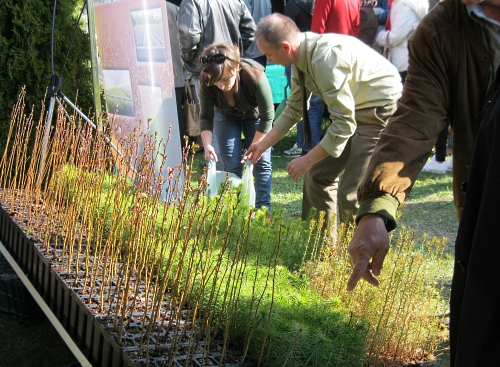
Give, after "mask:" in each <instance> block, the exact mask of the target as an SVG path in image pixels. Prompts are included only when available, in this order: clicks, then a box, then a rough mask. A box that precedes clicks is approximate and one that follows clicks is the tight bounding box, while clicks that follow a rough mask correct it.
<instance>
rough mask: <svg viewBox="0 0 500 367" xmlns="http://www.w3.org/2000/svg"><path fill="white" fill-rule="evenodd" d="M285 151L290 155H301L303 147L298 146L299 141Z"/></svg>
mask: <svg viewBox="0 0 500 367" xmlns="http://www.w3.org/2000/svg"><path fill="white" fill-rule="evenodd" d="M283 153H284V154H285V155H288V156H299V155H301V154H302V148H299V147H298V146H297V143H295V144H294V145H293V147H291V148H290V149H288V150H285V151H284V152H283Z"/></svg>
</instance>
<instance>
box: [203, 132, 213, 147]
mask: <svg viewBox="0 0 500 367" xmlns="http://www.w3.org/2000/svg"><path fill="white" fill-rule="evenodd" d="M201 140H202V141H203V146H204V147H208V146H209V145H212V132H211V131H210V130H203V131H202V132H201Z"/></svg>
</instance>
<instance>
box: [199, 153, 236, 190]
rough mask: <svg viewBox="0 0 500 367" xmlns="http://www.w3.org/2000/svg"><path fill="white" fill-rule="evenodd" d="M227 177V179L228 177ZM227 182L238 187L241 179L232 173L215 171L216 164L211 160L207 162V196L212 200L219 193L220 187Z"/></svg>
mask: <svg viewBox="0 0 500 367" xmlns="http://www.w3.org/2000/svg"><path fill="white" fill-rule="evenodd" d="M228 176H229V177H228ZM226 180H228V181H229V183H230V184H231V185H232V186H233V187H238V186H239V185H240V184H241V178H239V177H238V176H236V175H235V174H234V173H229V174H228V173H226V172H224V171H217V164H216V163H215V161H214V160H213V159H210V162H208V171H207V183H208V187H207V195H208V196H209V197H211V198H213V197H214V196H215V195H217V194H218V193H219V189H220V186H221V185H222V184H223V183H224V182H225V181H226Z"/></svg>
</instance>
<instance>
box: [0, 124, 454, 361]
mask: <svg viewBox="0 0 500 367" xmlns="http://www.w3.org/2000/svg"><path fill="white" fill-rule="evenodd" d="M294 142H295V134H294V133H291V134H290V135H289V136H287V137H285V138H284V139H282V141H280V142H279V143H278V144H276V146H275V147H274V148H273V152H272V161H273V189H272V197H271V200H272V204H273V209H274V210H279V209H283V210H284V214H285V217H288V218H292V217H300V214H301V202H302V180H300V181H299V182H298V183H295V182H294V181H293V180H291V179H290V178H289V177H288V174H287V171H286V165H287V164H288V162H289V161H290V160H291V158H290V157H286V156H284V154H283V151H284V150H286V149H289V148H290V147H291V146H292V145H293V144H294ZM202 161H203V154H202V153H198V154H197V156H196V164H195V167H194V168H195V169H199V168H198V163H200V162H202ZM451 184H452V178H451V174H445V175H438V174H430V173H421V175H420V176H419V179H418V181H417V182H416V183H415V187H414V189H413V191H412V193H411V195H410V197H409V198H408V200H407V202H406V203H405V205H404V207H403V208H402V215H401V218H400V225H405V226H407V227H410V228H413V229H414V230H416V231H417V233H418V234H419V235H421V236H422V238H423V236H424V235H425V234H427V235H428V236H430V237H433V236H438V237H447V238H448V239H449V245H448V251H450V252H451V253H452V252H453V244H454V241H455V237H456V231H457V227H458V222H457V220H456V215H455V209H454V206H453V195H452V191H451ZM446 353H447V345H444V346H443V355H442V356H441V357H440V358H439V362H438V366H439V367H444V366H447V365H449V361H448V357H447V354H446ZM74 361H76V359H75V358H74V357H73V356H72V355H71V352H70V351H69V350H68V348H67V347H66V346H65V344H64V342H63V341H62V340H61V338H60V337H59V335H58V334H57V332H56V331H55V330H54V328H53V327H52V325H51V324H50V323H49V322H48V321H47V320H46V319H44V320H41V322H40V323H39V324H36V325H29V326H26V325H21V324H18V323H16V322H14V321H11V320H6V319H2V318H0V367H10V366H16V367H23V366H26V367H32V366H51V367H62V366H67V365H69V364H70V363H71V362H74Z"/></svg>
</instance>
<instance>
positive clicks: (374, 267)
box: [347, 214, 389, 291]
mask: <svg viewBox="0 0 500 367" xmlns="http://www.w3.org/2000/svg"><path fill="white" fill-rule="evenodd" d="M348 251H349V254H350V255H351V260H352V263H353V265H354V268H353V270H352V274H351V277H350V278H349V280H348V282H347V290H348V291H352V290H353V289H354V287H356V284H357V283H358V281H359V280H360V279H361V278H363V279H364V280H366V281H367V282H368V283H370V284H371V285H373V286H378V284H379V283H378V279H377V278H376V277H378V276H379V275H380V272H381V271H382V265H383V263H384V259H385V255H387V252H388V251H389V235H388V233H387V230H386V228H385V221H384V218H383V217H382V216H380V215H376V214H368V215H365V216H363V217H362V218H361V219H360V220H359V223H358V227H357V228H356V231H355V232H354V235H353V237H352V240H351V243H350V244H349V247H348Z"/></svg>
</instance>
